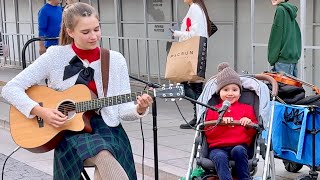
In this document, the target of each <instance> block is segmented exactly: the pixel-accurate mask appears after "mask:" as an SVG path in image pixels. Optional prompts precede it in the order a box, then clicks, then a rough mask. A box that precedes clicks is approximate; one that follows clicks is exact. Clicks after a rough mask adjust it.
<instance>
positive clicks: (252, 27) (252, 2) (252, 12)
mask: <svg viewBox="0 0 320 180" xmlns="http://www.w3.org/2000/svg"><path fill="white" fill-rule="evenodd" d="M250 11H251V21H250V24H251V73H252V74H253V73H254V55H255V47H254V42H255V38H254V36H255V27H254V25H255V24H254V23H255V18H254V15H255V0H251V9H250Z"/></svg>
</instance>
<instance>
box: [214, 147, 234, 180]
mask: <svg viewBox="0 0 320 180" xmlns="http://www.w3.org/2000/svg"><path fill="white" fill-rule="evenodd" d="M209 158H210V160H211V161H212V162H213V164H214V165H215V167H216V171H217V173H218V176H219V179H223V180H232V175H231V172H230V169H229V158H228V153H227V152H226V151H224V150H222V149H212V150H210V153H209Z"/></svg>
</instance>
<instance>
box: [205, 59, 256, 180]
mask: <svg viewBox="0 0 320 180" xmlns="http://www.w3.org/2000/svg"><path fill="white" fill-rule="evenodd" d="M218 71H219V73H218V74H217V89H216V93H217V94H219V96H220V99H221V101H220V103H219V104H218V105H216V106H215V107H216V108H221V106H222V103H223V101H225V100H227V101H229V102H230V103H231V106H230V107H229V108H228V110H227V112H226V113H225V114H224V116H223V119H222V123H225V124H228V123H231V122H233V121H240V123H241V125H242V126H217V127H215V128H213V129H210V127H206V130H207V131H206V132H205V136H206V138H207V142H208V145H209V151H210V153H209V158H210V159H211V160H212V161H213V163H214V165H215V167H216V170H217V173H218V176H219V179H223V180H232V176H231V172H230V170H229V159H230V158H231V159H233V160H234V161H235V165H236V169H235V170H236V173H237V179H239V180H249V179H250V173H249V167H248V154H249V155H250V149H248V147H249V146H250V144H251V142H252V139H253V137H254V136H255V134H256V131H255V130H254V129H252V128H246V127H245V126H246V125H247V124H249V123H255V124H257V123H258V121H257V118H256V116H255V113H254V109H253V107H252V106H250V105H247V104H243V103H240V102H238V100H239V98H240V95H241V89H242V86H241V81H240V77H239V75H238V74H237V73H236V72H235V71H234V70H233V69H231V68H230V67H229V65H228V64H227V63H221V64H219V66H218ZM218 117H219V114H218V113H217V112H215V111H212V110H208V111H207V115H206V121H210V120H217V119H218Z"/></svg>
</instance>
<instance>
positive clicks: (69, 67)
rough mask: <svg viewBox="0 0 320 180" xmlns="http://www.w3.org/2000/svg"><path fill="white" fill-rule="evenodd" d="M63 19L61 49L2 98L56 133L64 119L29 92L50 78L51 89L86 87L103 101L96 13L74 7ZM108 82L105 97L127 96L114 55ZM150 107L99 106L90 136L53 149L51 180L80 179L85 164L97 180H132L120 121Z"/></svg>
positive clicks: (75, 136)
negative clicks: (77, 85) (93, 169)
mask: <svg viewBox="0 0 320 180" xmlns="http://www.w3.org/2000/svg"><path fill="white" fill-rule="evenodd" d="M62 20H63V23H62V27H61V33H60V37H59V38H60V45H58V46H51V47H49V48H48V49H47V51H46V52H45V53H44V54H43V55H41V56H40V57H39V58H38V59H37V60H35V61H34V62H33V63H32V64H31V65H29V66H28V67H27V68H26V69H25V70H23V71H22V72H21V73H20V74H18V75H17V76H16V77H14V78H13V79H12V80H11V81H9V82H8V83H7V85H6V86H4V87H3V89H2V95H3V97H4V98H5V99H7V100H8V101H9V102H10V103H11V104H12V105H13V106H14V107H16V108H17V109H18V110H19V111H20V112H22V113H23V114H24V115H25V116H26V117H29V118H32V117H34V116H38V117H41V118H42V119H43V120H44V122H45V123H46V124H47V125H51V126H53V127H56V128H59V127H61V126H63V125H64V124H65V123H66V122H67V116H65V115H64V114H62V113H61V112H60V111H58V110H56V109H50V108H45V107H41V106H39V104H38V103H37V102H34V101H33V100H32V99H30V98H29V97H28V96H27V94H26V93H25V91H26V90H27V89H28V88H29V87H31V86H33V85H35V84H37V83H39V82H41V80H42V79H44V78H48V82H49V83H48V86H49V87H50V88H52V89H56V90H59V91H64V90H66V89H69V88H70V87H73V86H74V85H75V84H85V85H87V86H88V88H89V89H90V90H91V91H92V92H93V94H95V95H97V96H98V97H99V98H102V97H105V95H104V88H103V82H102V75H101V73H102V72H101V57H100V56H101V55H100V52H101V49H100V48H99V47H98V44H99V40H100V38H101V29H100V24H99V18H98V14H97V12H96V10H95V9H94V8H93V7H92V6H90V5H89V4H86V3H81V2H77V3H74V4H71V5H68V6H67V7H66V8H65V9H64V12H63V18H62ZM77 67H81V68H77ZM77 69H78V72H74V71H77ZM81 69H82V70H81ZM108 79H109V83H108V90H107V94H106V96H107V97H110V96H118V95H122V94H127V93H130V92H131V90H130V83H129V76H128V68H127V65H126V60H125V58H124V57H123V55H122V54H120V53H119V52H116V51H112V50H109V78H108ZM47 98H48V97H47ZM121 102H122V101H121ZM151 104H152V98H151V97H150V96H149V95H147V94H143V95H141V96H138V97H137V103H136V104H135V103H133V102H130V103H123V104H118V105H114V106H109V107H103V108H101V110H100V112H99V113H94V114H93V115H92V116H91V119H90V124H91V126H92V128H93V132H92V133H84V132H83V133H79V132H73V131H67V132H66V133H65V134H64V136H63V139H62V140H61V142H60V143H59V145H58V146H57V147H56V148H55V150H54V179H55V180H58V179H59V180H60V179H80V176H81V172H82V170H83V166H84V164H88V165H94V166H95V172H94V176H95V179H130V180H136V179H137V175H136V170H135V164H134V160H133V154H132V150H131V145H130V142H129V139H128V137H127V134H126V133H125V131H124V129H123V127H122V125H121V122H120V120H135V119H139V118H142V117H143V116H145V115H146V114H147V113H148V108H149V106H150V105H151Z"/></svg>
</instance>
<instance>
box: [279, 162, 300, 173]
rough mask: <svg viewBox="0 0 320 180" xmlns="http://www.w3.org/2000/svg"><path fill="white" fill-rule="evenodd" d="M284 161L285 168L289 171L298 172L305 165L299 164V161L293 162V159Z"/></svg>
mask: <svg viewBox="0 0 320 180" xmlns="http://www.w3.org/2000/svg"><path fill="white" fill-rule="evenodd" d="M282 162H283V164H284V168H285V169H286V170H287V171H288V172H293V173H296V172H298V171H299V170H300V169H301V168H302V167H303V165H302V164H298V163H295V162H291V161H287V160H283V161H282Z"/></svg>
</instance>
